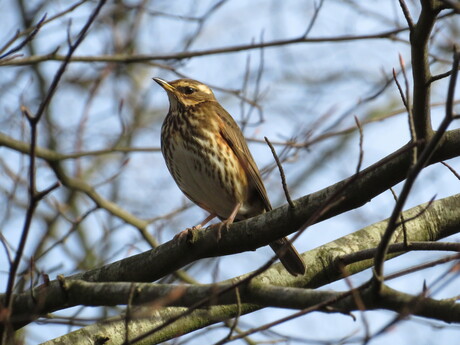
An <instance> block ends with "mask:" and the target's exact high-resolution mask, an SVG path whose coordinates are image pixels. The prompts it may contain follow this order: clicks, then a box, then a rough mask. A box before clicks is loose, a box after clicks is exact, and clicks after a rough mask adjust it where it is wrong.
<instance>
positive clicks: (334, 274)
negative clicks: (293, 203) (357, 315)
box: [0, 195, 460, 327]
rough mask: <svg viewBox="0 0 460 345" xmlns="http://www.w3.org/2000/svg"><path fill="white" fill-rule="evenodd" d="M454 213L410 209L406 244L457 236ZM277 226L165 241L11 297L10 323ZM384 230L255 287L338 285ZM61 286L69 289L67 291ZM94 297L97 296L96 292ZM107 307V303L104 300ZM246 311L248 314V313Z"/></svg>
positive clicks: (262, 239)
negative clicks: (85, 285)
mask: <svg viewBox="0 0 460 345" xmlns="http://www.w3.org/2000/svg"><path fill="white" fill-rule="evenodd" d="M459 208H460V195H456V196H452V197H449V198H446V199H442V200H438V201H435V202H434V203H433V204H432V205H431V207H430V208H428V209H427V210H426V211H425V212H424V213H422V214H420V211H421V210H423V209H424V206H419V207H415V208H413V209H411V210H409V211H406V212H404V217H405V219H411V220H410V221H408V222H407V223H406V224H405V226H406V231H407V235H408V238H409V240H410V241H433V240H439V239H441V238H443V237H446V236H449V235H451V234H453V233H455V232H457V231H458V230H459V229H460V215H459V213H458V209H459ZM415 215H419V217H417V218H415V219H412V218H413V217H414V216H415ZM258 218H260V217H258ZM278 222H281V223H282V220H278ZM276 223H277V220H276V219H272V220H271V221H269V222H267V223H262V222H260V221H259V220H258V219H256V218H253V219H251V220H248V221H245V222H240V223H236V224H234V225H233V226H232V230H231V231H229V232H223V233H222V238H221V239H220V241H219V245H217V246H216V242H215V233H214V230H213V229H210V228H208V229H206V230H204V231H200V232H198V234H197V238H196V241H195V242H194V243H193V244H189V243H186V242H185V241H170V242H168V243H165V244H164V245H161V246H159V247H158V248H156V249H154V250H151V251H148V252H145V253H142V254H139V255H135V256H132V257H130V258H127V259H124V260H121V261H118V262H115V263H113V264H110V265H107V266H104V267H102V268H99V269H95V270H92V271H89V272H85V273H81V274H76V275H73V276H71V277H68V278H66V279H65V280H62V279H61V281H60V282H58V281H52V282H50V283H49V284H47V285H46V286H45V285H44V286H40V287H37V288H35V289H34V291H33V292H32V293H31V292H26V293H22V294H19V295H16V296H15V297H14V310H15V312H16V314H15V315H13V319H16V320H17V322H16V323H15V325H16V327H19V326H21V325H24V324H26V323H28V322H30V321H31V320H33V319H35V318H36V317H38V316H39V315H43V314H45V313H49V312H52V311H55V310H59V309H63V308H67V307H70V306H74V305H77V304H78V303H81V302H82V299H85V298H89V300H93V298H91V296H90V295H88V296H82V295H78V294H77V295H75V293H73V292H72V289H71V286H72V283H71V282H70V280H72V279H78V280H85V281H88V282H104V281H129V282H141V281H144V282H149V281H153V280H155V279H158V278H159V277H161V276H163V275H164V274H166V273H167V272H172V271H174V270H175V269H176V268H179V267H181V266H182V265H185V264H186V263H189V262H192V261H194V260H197V259H198V258H201V257H203V256H212V255H223V254H224V253H228V252H229V251H230V249H231V250H232V251H233V252H238V251H241V249H240V247H241V246H242V244H243V242H244V243H245V242H248V241H249V242H252V244H251V246H253V245H254V243H262V244H268V243H269V242H271V241H272V239H271V237H273V234H272V233H271V232H272V231H273V230H274V229H275V227H276ZM386 226H387V224H386V221H382V222H379V223H376V224H374V225H371V226H369V227H366V228H364V229H362V230H360V231H357V232H355V233H353V234H350V235H347V236H345V237H342V238H340V239H338V240H335V241H333V242H330V243H328V244H326V245H323V246H321V247H319V248H316V249H314V250H311V251H309V252H307V253H305V254H303V257H304V259H305V262H307V273H306V275H305V276H303V277H299V278H294V277H291V276H290V275H289V274H288V273H287V272H285V271H284V270H283V269H282V267H281V265H280V264H278V265H274V266H273V268H272V269H270V270H268V271H267V272H266V274H264V275H263V276H261V277H260V278H255V279H254V282H256V283H257V282H259V283H260V284H262V283H263V284H274V285H278V286H285V287H287V286H291V287H293V286H296V287H303V288H316V287H318V286H322V285H325V284H327V283H329V282H331V281H334V280H337V279H340V278H341V277H342V271H341V270H340V269H339V264H338V263H339V262H340V260H339V258H340V257H342V256H344V255H347V254H350V253H354V252H358V251H361V250H366V249H370V248H375V247H376V246H377V245H378V243H379V242H380V238H381V235H382V234H383V232H384V231H385V229H386ZM248 229H252V230H254V231H252V236H249V235H248V232H247V231H246V230H248ZM249 232H251V231H249ZM255 235H257V236H255ZM242 239H244V240H242ZM402 240H403V236H399V237H398V240H397V241H396V242H402ZM372 264H373V262H372V260H365V261H362V262H358V263H354V264H351V265H349V266H347V271H348V272H349V273H355V272H359V271H361V270H363V269H366V268H368V267H370V266H371V265H372ZM145 267H149V269H148V270H146V269H144V268H145ZM242 278H243V277H237V278H235V279H234V280H232V281H228V282H223V283H226V284H228V283H231V282H233V281H239V280H240V279H242ZM66 283H68V285H67V286H66ZM73 291H75V290H73ZM77 291H78V290H77ZM163 292H164V291H163ZM176 292H177V291H176ZM179 292H180V291H179ZM93 293H97V291H95V292H93ZM171 293H172V292H171ZM121 296H122V295H121ZM125 296H126V295H125ZM176 296H177V298H180V297H181V294H180V293H178V294H176ZM106 298H108V297H106ZM139 298H140V297H139ZM0 301H1V300H0ZM106 302H108V301H107V300H106ZM119 302H120V300H112V301H111V302H108V304H109V305H113V304H118V303H119ZM87 303H92V302H88V299H87ZM250 309H251V310H253V307H251V308H250Z"/></svg>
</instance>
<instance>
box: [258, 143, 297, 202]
mask: <svg viewBox="0 0 460 345" xmlns="http://www.w3.org/2000/svg"><path fill="white" fill-rule="evenodd" d="M264 138H265V141H266V142H267V145H268V146H269V147H270V150H271V151H272V154H273V158H275V161H276V165H277V166H278V169H279V171H280V176H281V183H282V184H283V190H284V195H285V196H286V200H287V202H288V204H289V206H290V207H292V208H294V207H295V205H294V203H293V202H292V199H291V195H290V194H289V189H288V186H287V183H286V175H285V174H284V169H283V166H282V165H281V162H280V160H279V158H278V155H277V154H276V151H275V149H274V148H273V145H272V144H271V143H270V140H268V138H267V137H264Z"/></svg>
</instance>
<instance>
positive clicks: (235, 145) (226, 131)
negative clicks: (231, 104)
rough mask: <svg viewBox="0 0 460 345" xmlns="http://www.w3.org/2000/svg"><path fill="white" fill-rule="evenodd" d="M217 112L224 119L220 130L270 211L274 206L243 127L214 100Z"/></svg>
mask: <svg viewBox="0 0 460 345" xmlns="http://www.w3.org/2000/svg"><path fill="white" fill-rule="evenodd" d="M212 103H213V104H212V105H213V107H214V108H215V111H216V113H217V114H218V115H219V117H220V119H221V120H222V121H223V124H225V125H223V126H220V132H221V134H222V137H223V138H224V139H225V140H226V141H227V143H228V145H229V146H230V148H231V149H232V150H233V152H234V153H235V155H236V156H237V157H238V159H239V161H240V163H241V165H242V166H243V168H244V169H245V170H246V172H247V173H248V176H249V179H250V180H251V181H252V183H253V185H254V186H255V188H256V190H257V192H258V193H259V196H260V198H261V200H262V201H263V203H264V205H265V209H266V211H270V210H271V209H272V206H271V204H270V200H268V196H267V191H266V190H265V186H264V184H263V182H262V178H261V177H260V173H259V169H258V168H257V165H256V163H255V161H254V158H253V157H252V154H251V152H250V151H249V148H248V145H247V144H246V140H245V139H244V136H243V133H242V132H241V129H240V128H239V127H238V125H237V124H236V122H235V120H234V119H233V118H232V117H231V115H230V114H229V113H228V112H227V111H226V110H225V109H224V108H222V106H221V105H220V104H219V103H217V102H212Z"/></svg>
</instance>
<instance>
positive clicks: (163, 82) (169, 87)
mask: <svg viewBox="0 0 460 345" xmlns="http://www.w3.org/2000/svg"><path fill="white" fill-rule="evenodd" d="M152 79H153V80H155V81H156V82H157V83H158V85H160V86H161V87H162V88H163V89H165V90H166V91H167V92H172V93H174V91H175V90H176V89H175V88H174V86H172V85H171V84H170V83H168V82H167V81H166V80H163V79H161V78H156V77H155V78H152Z"/></svg>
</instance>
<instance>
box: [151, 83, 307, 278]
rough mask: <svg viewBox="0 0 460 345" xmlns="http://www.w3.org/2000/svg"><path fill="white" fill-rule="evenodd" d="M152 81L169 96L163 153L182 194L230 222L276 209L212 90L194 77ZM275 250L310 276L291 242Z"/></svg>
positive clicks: (282, 242)
mask: <svg viewBox="0 0 460 345" xmlns="http://www.w3.org/2000/svg"><path fill="white" fill-rule="evenodd" d="M153 79H154V80H155V81H156V82H157V83H158V84H159V85H160V86H161V87H163V89H165V90H166V92H167V94H168V98H169V104H170V106H169V112H168V115H167V116H166V118H165V120H164V122H163V126H162V129H161V150H162V153H163V156H164V158H165V161H166V165H167V167H168V169H169V172H170V173H171V175H172V176H173V178H174V180H175V181H176V183H177V185H178V186H179V188H180V189H181V190H182V192H183V193H184V194H185V195H186V196H187V197H188V198H189V199H190V200H192V201H193V202H194V203H195V204H197V205H198V206H200V207H201V208H203V209H205V210H207V211H208V212H209V213H210V214H211V215H214V216H217V217H219V218H220V219H222V220H224V221H226V222H229V223H231V222H232V221H233V220H234V219H235V220H242V219H247V218H250V217H253V216H256V215H259V214H261V213H264V212H266V211H269V210H271V209H272V207H271V205H270V201H269V199H268V196H267V192H266V190H265V187H264V184H263V182H262V179H261V177H260V173H259V170H258V168H257V165H256V163H255V161H254V158H253V157H252V155H251V152H250V151H249V148H248V146H247V144H246V141H245V139H244V136H243V134H242V132H241V130H240V128H239V127H238V125H237V124H236V122H235V120H234V119H233V118H232V117H231V116H230V114H229V113H228V112H227V111H226V110H225V109H224V108H223V107H222V106H221V105H220V104H219V103H218V102H217V100H216V98H215V97H214V94H213V92H212V90H211V89H210V88H209V87H208V86H206V85H205V84H202V83H200V82H198V81H195V80H192V79H179V80H175V81H172V82H166V81H164V80H162V79H160V78H153ZM208 218H209V217H208ZM270 246H271V247H272V249H273V250H275V252H276V253H277V255H278V257H279V258H280V260H281V262H282V263H283V265H284V266H285V267H286V269H287V270H288V271H289V272H290V273H291V274H293V275H298V274H303V273H304V272H305V265H304V263H303V260H302V259H301V257H300V256H299V254H298V253H297V251H296V250H295V248H294V247H293V246H292V245H291V244H290V243H289V242H288V240H287V239H286V238H282V239H280V240H277V241H275V242H273V243H271V244H270Z"/></svg>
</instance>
